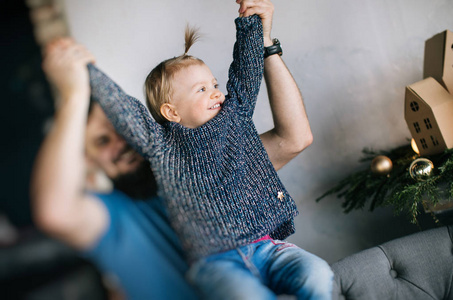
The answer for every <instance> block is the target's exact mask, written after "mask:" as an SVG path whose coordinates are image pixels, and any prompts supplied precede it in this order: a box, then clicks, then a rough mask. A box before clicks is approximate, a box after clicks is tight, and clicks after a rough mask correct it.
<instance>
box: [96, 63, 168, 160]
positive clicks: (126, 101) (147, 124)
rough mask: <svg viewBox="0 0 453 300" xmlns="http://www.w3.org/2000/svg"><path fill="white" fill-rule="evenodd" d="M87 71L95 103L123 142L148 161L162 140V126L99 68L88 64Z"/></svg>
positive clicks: (137, 101)
mask: <svg viewBox="0 0 453 300" xmlns="http://www.w3.org/2000/svg"><path fill="white" fill-rule="evenodd" d="M88 70H89V73H90V84H91V95H92V97H93V98H94V100H96V101H97V102H99V104H100V105H101V107H102V109H103V110H104V112H105V113H106V115H107V117H108V118H109V120H110V121H111V122H112V124H113V126H114V127H115V129H116V131H117V132H118V133H119V134H120V135H122V136H123V137H124V139H125V140H126V142H127V143H128V144H129V145H131V146H132V147H133V148H134V149H135V150H136V151H137V152H138V153H140V154H141V155H142V156H144V157H145V158H146V159H148V158H149V157H150V156H152V153H153V152H154V150H155V148H156V146H157V145H158V144H159V141H160V140H162V127H161V126H160V125H159V124H158V123H156V122H155V121H154V119H153V118H152V117H151V115H150V113H149V111H148V109H147V108H146V107H145V106H144V105H143V104H142V103H141V102H140V101H139V100H137V99H135V98H134V97H132V96H129V95H127V94H126V93H125V92H124V91H123V90H122V89H121V88H120V87H119V86H118V85H117V84H116V83H115V82H114V81H113V80H111V79H110V78H109V77H108V76H107V75H105V74H104V73H103V72H101V71H100V70H99V69H98V68H96V67H95V66H94V65H92V64H89V65H88Z"/></svg>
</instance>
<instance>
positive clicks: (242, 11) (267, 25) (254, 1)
mask: <svg viewBox="0 0 453 300" xmlns="http://www.w3.org/2000/svg"><path fill="white" fill-rule="evenodd" d="M236 3H237V4H239V16H240V17H248V16H251V15H254V14H257V15H258V16H260V18H261V21H262V22H263V38H264V46H265V47H267V46H271V45H272V40H271V29H272V16H273V14H274V5H273V4H272V2H271V1H270V0H236Z"/></svg>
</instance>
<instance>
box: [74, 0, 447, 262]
mask: <svg viewBox="0 0 453 300" xmlns="http://www.w3.org/2000/svg"><path fill="white" fill-rule="evenodd" d="M65 5H66V12H67V16H68V20H69V25H70V28H71V32H72V35H73V36H74V37H75V38H76V40H78V41H79V42H82V43H84V44H85V45H86V46H87V47H88V48H89V49H90V50H91V51H92V52H93V53H94V54H95V56H96V57H97V63H98V65H99V66H100V68H102V69H103V70H104V71H105V72H106V73H107V74H109V75H110V76H111V77H112V78H113V79H114V80H115V81H117V82H118V83H119V84H120V85H121V86H122V87H123V88H124V89H125V90H126V91H127V92H128V93H130V94H131V95H133V96H135V97H137V98H139V99H141V100H143V99H144V96H143V92H142V87H143V82H144V79H145V77H146V75H147V74H148V72H149V71H150V70H151V69H152V67H154V66H155V65H156V64H157V63H159V62H160V61H162V60H163V59H166V58H169V57H172V56H177V55H180V54H182V52H183V31H184V26H185V24H186V22H189V23H190V24H193V25H197V26H199V27H200V28H201V32H202V33H203V35H204V38H203V40H202V41H200V42H198V43H197V44H195V46H194V47H193V49H192V50H191V51H190V53H191V54H193V55H195V56H198V57H200V58H202V59H203V60H204V61H205V62H206V63H207V64H208V65H209V66H210V67H211V69H212V71H213V73H214V75H215V76H216V77H217V78H218V79H219V81H220V84H221V86H222V87H224V84H225V82H226V78H227V70H228V67H229V64H230V62H231V53H232V46H233V43H234V37H235V35H234V34H235V29H234V23H233V19H234V18H235V17H236V16H237V9H238V5H237V4H236V3H235V1H233V0H192V1H184V0H172V1H156V0H127V1H126V0H96V1H93V0H65ZM274 5H275V16H274V28H273V36H275V37H278V38H279V39H280V41H281V42H282V45H283V50H284V56H283V57H284V59H285V61H286V63H287V65H288V67H289V68H290V70H291V71H292V73H293V75H294V77H295V79H296V81H297V83H298V84H299V87H300V88H301V90H302V93H303V95H304V99H305V105H306V108H307V112H308V115H309V119H310V122H311V126H312V130H313V133H314V137H315V142H314V144H313V145H312V146H311V147H310V148H309V149H307V150H306V151H305V152H303V153H302V154H301V155H299V156H298V157H297V158H296V159H294V160H293V162H291V163H290V164H289V165H288V166H286V167H285V168H283V170H281V171H280V176H281V178H282V180H283V181H284V183H285V185H286V187H287V188H288V190H289V191H290V193H291V194H292V195H293V197H294V198H295V200H296V201H297V202H298V207H299V209H300V212H301V213H300V215H299V217H298V218H297V220H296V225H297V227H298V231H297V233H296V234H295V235H294V236H292V237H291V238H290V241H292V242H294V243H296V244H298V245H299V246H301V247H303V248H305V249H307V250H308V251H311V252H313V253H315V254H317V255H319V256H321V257H323V258H325V259H326V260H328V261H329V262H333V261H335V260H337V259H339V258H342V257H344V256H346V255H348V254H350V253H353V252H356V251H358V250H361V249H364V248H368V247H370V246H373V245H376V244H378V243H380V242H383V241H386V240H389V239H391V238H394V237H397V236H401V235H404V234H407V233H409V232H413V231H416V230H417V228H416V227H415V226H413V225H410V224H409V222H408V221H407V219H405V218H404V217H394V216H393V213H392V212H391V210H390V209H378V210H376V211H374V212H372V213H369V212H368V211H366V210H365V211H355V212H353V213H350V214H347V215H345V214H343V213H342V210H341V200H338V199H336V198H335V197H334V196H333V197H330V198H326V199H324V200H322V201H321V202H319V203H316V202H315V201H314V199H315V198H316V197H318V196H319V195H321V194H322V193H323V192H324V191H326V190H327V189H328V188H330V187H331V186H332V185H334V184H336V183H337V182H338V181H339V180H340V179H341V178H343V177H344V176H346V175H348V174H350V173H351V172H353V171H355V170H358V169H359V168H363V167H365V166H363V165H360V164H359V163H358V159H359V158H360V156H361V150H362V149H363V148H364V147H371V148H374V149H386V150H387V149H390V148H394V147H396V146H399V145H402V144H406V143H407V138H409V137H410V133H409V131H408V129H407V127H406V124H405V121H404V116H403V102H404V88H405V86H406V85H408V84H411V83H414V82H416V81H418V80H421V79H422V68H423V51H424V42H425V40H426V39H428V38H430V37H431V36H433V35H434V34H437V33H439V32H441V31H443V30H445V29H450V30H453V18H452V12H453V1H451V0H379V1H377V0H374V1H371V0H344V1H335V0H318V1H295V0H274ZM263 87H264V85H263ZM255 120H256V123H257V127H258V129H259V130H260V131H261V132H262V131H265V130H268V129H270V128H271V126H272V120H271V115H270V112H269V107H268V105H267V95H266V91H265V89H264V88H263V89H262V92H261V95H260V99H259V103H258V106H257V109H256V113H255Z"/></svg>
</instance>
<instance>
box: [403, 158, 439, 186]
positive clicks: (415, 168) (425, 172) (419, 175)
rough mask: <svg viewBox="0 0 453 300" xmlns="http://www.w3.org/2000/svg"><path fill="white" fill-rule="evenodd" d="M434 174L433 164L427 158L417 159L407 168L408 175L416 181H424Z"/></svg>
mask: <svg viewBox="0 0 453 300" xmlns="http://www.w3.org/2000/svg"><path fill="white" fill-rule="evenodd" d="M433 172H434V164H433V162H432V161H430V160H429V159H427V158H417V159H416V160H414V161H413V162H412V163H411V165H410V166H409V174H410V175H411V177H412V178H413V179H415V180H417V181H424V180H426V179H428V178H429V177H431V175H433Z"/></svg>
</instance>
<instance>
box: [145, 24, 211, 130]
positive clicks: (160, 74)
mask: <svg viewBox="0 0 453 300" xmlns="http://www.w3.org/2000/svg"><path fill="white" fill-rule="evenodd" d="M199 38H200V35H199V34H198V29H197V28H194V27H190V26H188V25H187V26H186V30H185V35H184V39H185V49H184V54H183V55H180V56H177V57H173V58H170V59H167V60H164V61H163V62H161V63H160V64H158V65H157V66H156V67H155V68H154V69H153V70H152V71H151V72H150V73H149V74H148V76H147V77H146V81H145V93H146V105H147V106H148V109H149V111H150V112H151V115H152V116H153V117H154V119H155V120H156V122H158V123H160V124H163V123H165V122H166V121H167V119H166V118H165V117H164V116H162V114H161V112H160V108H161V106H162V105H163V104H164V103H170V100H171V96H172V93H173V89H172V84H171V82H172V79H173V76H174V74H176V73H177V72H178V71H180V70H182V69H183V68H186V67H188V66H191V65H196V64H204V62H203V61H202V60H201V59H199V58H196V57H194V56H191V55H187V52H188V51H189V49H190V47H191V46H192V45H193V44H194V43H195V42H196V41H197V40H198V39H199Z"/></svg>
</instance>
